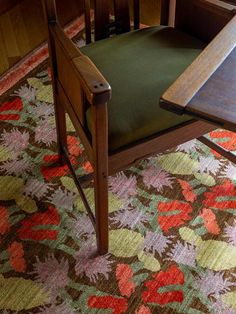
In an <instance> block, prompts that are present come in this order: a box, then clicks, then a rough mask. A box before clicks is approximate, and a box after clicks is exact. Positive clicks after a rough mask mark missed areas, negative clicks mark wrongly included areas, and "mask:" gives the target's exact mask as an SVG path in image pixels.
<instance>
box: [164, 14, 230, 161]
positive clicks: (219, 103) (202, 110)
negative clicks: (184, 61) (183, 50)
mask: <svg viewBox="0 0 236 314" xmlns="http://www.w3.org/2000/svg"><path fill="white" fill-rule="evenodd" d="M160 105H161V107H162V108H164V109H166V110H169V111H172V112H175V113H177V114H188V115H191V116H193V117H194V118H196V119H200V120H204V121H206V122H209V123H213V124H215V125H216V127H220V128H224V129H227V130H230V131H234V132H236V16H235V17H234V18H233V19H232V21H231V22H230V23H229V25H228V26H226V28H225V29H223V30H222V31H221V33H220V34H219V35H218V36H217V37H216V38H215V39H214V40H213V42H212V43H211V44H210V45H209V46H208V47H207V48H206V50H205V52H204V53H203V54H202V55H200V56H199V58H197V59H196V60H195V61H194V63H193V64H192V65H191V66H190V67H189V68H188V69H187V70H186V71H185V72H184V73H183V74H182V75H181V76H180V77H179V78H178V79H177V81H176V82H175V83H174V84H173V85H172V86H171V87H170V88H169V89H168V90H167V91H166V92H165V94H164V95H163V96H162V98H161V102H160ZM199 140H200V141H202V142H203V143H204V144H206V145H208V146H210V147H211V148H213V149H214V150H216V151H218V152H219V153H220V154H221V155H223V156H225V157H226V158H228V159H229V160H231V161H233V162H235V163H236V157H235V155H233V154H232V153H231V152H229V151H227V150H225V149H223V148H222V147H220V146H219V145H217V144H215V143H213V142H211V141H210V140H209V139H207V138H206V137H201V138H199Z"/></svg>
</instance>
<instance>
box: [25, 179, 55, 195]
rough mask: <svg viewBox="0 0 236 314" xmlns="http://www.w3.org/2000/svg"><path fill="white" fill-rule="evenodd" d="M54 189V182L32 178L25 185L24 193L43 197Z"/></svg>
mask: <svg viewBox="0 0 236 314" xmlns="http://www.w3.org/2000/svg"><path fill="white" fill-rule="evenodd" d="M51 189H52V184H50V183H45V182H40V181H39V180H37V179H35V178H30V179H29V180H28V181H27V182H26V184H25V187H24V194H25V195H27V196H30V197H37V198H38V199H41V198H43V197H44V196H45V195H46V194H47V193H48V192H49V191H51Z"/></svg>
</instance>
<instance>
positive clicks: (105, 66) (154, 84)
mask: <svg viewBox="0 0 236 314" xmlns="http://www.w3.org/2000/svg"><path fill="white" fill-rule="evenodd" d="M204 47H205V44H204V43H203V42H201V41H200V40H198V39H196V38H194V37H192V36H189V35H187V34H185V33H182V32H180V31H178V30H175V29H173V28H170V27H163V26H157V27H150V28H145V29H141V30H138V31H133V32H129V33H126V34H123V35H119V36H114V37H112V38H109V39H104V40H101V41H98V42H96V43H93V44H90V45H88V46H86V47H84V48H82V51H83V53H84V54H86V55H88V56H89V57H90V58H91V60H92V61H93V62H94V63H95V64H96V66H97V67H98V69H99V70H100V71H101V72H102V73H103V75H104V77H105V78H106V79H107V81H108V82H109V83H110V85H111V88H112V99H111V101H110V102H109V104H108V136H109V138H108V140H109V151H114V150H116V149H118V148H121V147H122V146H125V145H127V144H130V143H133V142H135V141H137V140H140V139H144V138H146V137H148V136H151V135H153V134H155V133H158V132H160V131H163V130H166V129H168V128H171V127H174V126H177V125H179V124H181V123H183V122H185V121H188V120H190V119H191V118H190V117H188V116H178V115H175V114H172V113H170V112H168V111H166V110H163V109H161V108H160V107H159V98H160V96H161V95H162V94H163V92H164V91H165V90H166V89H167V88H168V87H169V86H170V85H171V83H172V82H174V81H175V79H176V78H177V77H178V76H179V75H180V74H181V73H182V72H183V70H184V69H185V68H186V67H187V66H188V65H189V64H190V63H191V62H192V61H193V60H194V59H195V58H196V57H197V55H198V54H199V53H200V52H201V51H202V49H203V48H204ZM86 119H87V125H88V128H89V130H90V132H91V129H92V113H91V108H89V109H88V110H87V112H86Z"/></svg>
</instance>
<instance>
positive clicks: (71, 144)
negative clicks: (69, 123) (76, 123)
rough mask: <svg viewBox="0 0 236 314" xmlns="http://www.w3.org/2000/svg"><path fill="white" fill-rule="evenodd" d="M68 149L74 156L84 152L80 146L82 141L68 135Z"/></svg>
mask: <svg viewBox="0 0 236 314" xmlns="http://www.w3.org/2000/svg"><path fill="white" fill-rule="evenodd" d="M67 145H68V151H69V153H70V154H71V155H72V156H75V157H78V156H79V155H81V154H82V152H83V151H82V148H81V147H80V141H79V140H78V139H77V138H76V137H75V136H71V135H68V136H67Z"/></svg>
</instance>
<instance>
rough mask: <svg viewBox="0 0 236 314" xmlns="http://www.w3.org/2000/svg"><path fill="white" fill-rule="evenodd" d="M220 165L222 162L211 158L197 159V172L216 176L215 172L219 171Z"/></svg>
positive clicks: (201, 157) (202, 157)
mask: <svg viewBox="0 0 236 314" xmlns="http://www.w3.org/2000/svg"><path fill="white" fill-rule="evenodd" d="M221 165H222V162H221V161H220V160H218V159H215V158H213V157H204V156H200V157H199V170H200V172H201V173H203V172H207V173H212V174H214V175H216V174H217V172H218V171H219V170H220V167H221Z"/></svg>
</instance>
